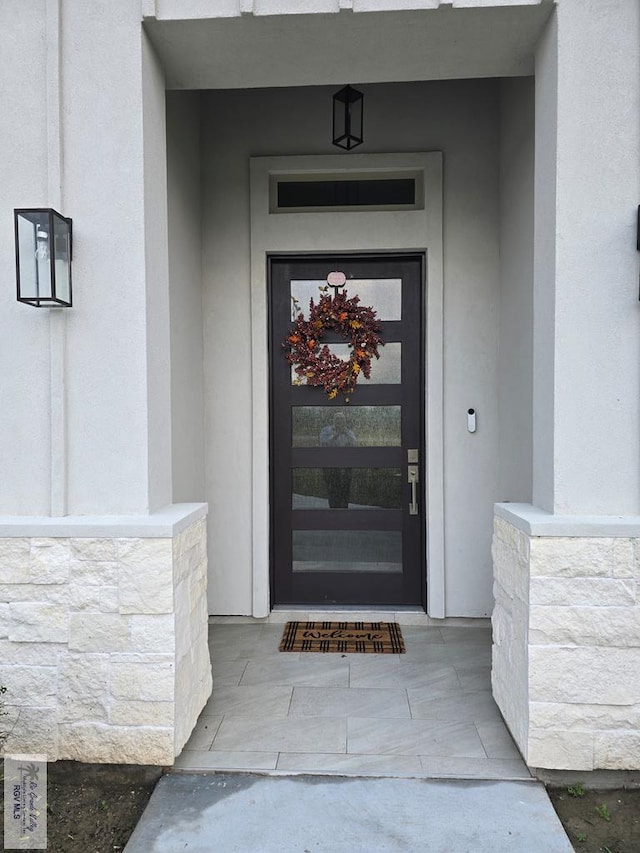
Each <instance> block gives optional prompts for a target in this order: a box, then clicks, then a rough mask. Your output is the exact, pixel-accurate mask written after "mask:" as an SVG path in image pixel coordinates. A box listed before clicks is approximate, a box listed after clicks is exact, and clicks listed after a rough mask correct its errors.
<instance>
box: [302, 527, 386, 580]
mask: <svg viewBox="0 0 640 853" xmlns="http://www.w3.org/2000/svg"><path fill="white" fill-rule="evenodd" d="M292 535H293V571H294V573H300V572H380V573H384V574H401V573H402V532H401V531H400V530H294V531H292Z"/></svg>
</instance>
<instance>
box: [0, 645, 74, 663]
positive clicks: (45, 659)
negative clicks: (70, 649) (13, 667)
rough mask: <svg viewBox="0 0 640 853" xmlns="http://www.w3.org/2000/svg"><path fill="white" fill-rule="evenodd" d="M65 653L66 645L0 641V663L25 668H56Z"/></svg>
mask: <svg viewBox="0 0 640 853" xmlns="http://www.w3.org/2000/svg"><path fill="white" fill-rule="evenodd" d="M66 653H67V644H66V643H12V642H10V641H9V640H0V661H2V663H4V664H7V665H9V664H24V665H25V666H57V665H58V662H59V660H60V657H61V655H64V654H66Z"/></svg>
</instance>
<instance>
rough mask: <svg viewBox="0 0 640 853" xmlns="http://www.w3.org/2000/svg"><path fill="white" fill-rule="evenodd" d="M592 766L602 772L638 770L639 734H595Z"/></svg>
mask: <svg viewBox="0 0 640 853" xmlns="http://www.w3.org/2000/svg"><path fill="white" fill-rule="evenodd" d="M593 766H594V768H595V769H602V770H640V732H638V731H635V732H606V733H605V732H596V734H595V737H594V757H593Z"/></svg>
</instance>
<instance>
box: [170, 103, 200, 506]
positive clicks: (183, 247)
mask: <svg viewBox="0 0 640 853" xmlns="http://www.w3.org/2000/svg"><path fill="white" fill-rule="evenodd" d="M167 181H168V207H169V211H168V213H169V283H170V290H169V298H170V313H171V439H172V473H173V476H172V481H173V501H174V503H180V502H181V501H198V500H204V423H203V418H204V412H203V345H202V241H201V232H202V219H201V216H202V213H201V165H200V94H199V93H198V92H189V93H184V94H180V95H178V96H177V95H176V94H175V93H173V92H168V93H167Z"/></svg>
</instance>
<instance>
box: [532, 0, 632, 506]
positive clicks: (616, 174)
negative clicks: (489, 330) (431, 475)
mask: <svg viewBox="0 0 640 853" xmlns="http://www.w3.org/2000/svg"><path fill="white" fill-rule="evenodd" d="M639 31H640V5H639V4H638V3H637V2H636V0H611V2H608V3H601V2H599V0H561V2H560V3H559V4H558V6H557V9H556V11H555V13H554V16H553V18H552V19H551V21H550V23H549V26H548V28H547V31H546V34H545V37H544V39H543V40H542V41H541V43H540V46H539V49H538V52H537V56H536V214H535V235H536V238H535V239H536V269H535V291H534V292H535V297H534V298H535V307H534V353H535V380H534V437H535V439H534V493H533V500H534V503H535V505H536V506H540V507H543V508H544V509H546V510H548V511H550V512H555V513H560V514H564V513H566V514H588V515H600V514H603V515H608V514H611V515H627V514H637V513H638V512H640V446H639V444H638V440H637V437H638V433H639V431H640V409H639V408H638V388H639V387H640V312H638V253H637V250H636V227H637V205H638V192H639V190H640V158H639V157H638V151H639V150H640V123H639V122H638V114H639V112H640V51H639V50H638V32H639ZM585 57H593V61H585Z"/></svg>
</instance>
